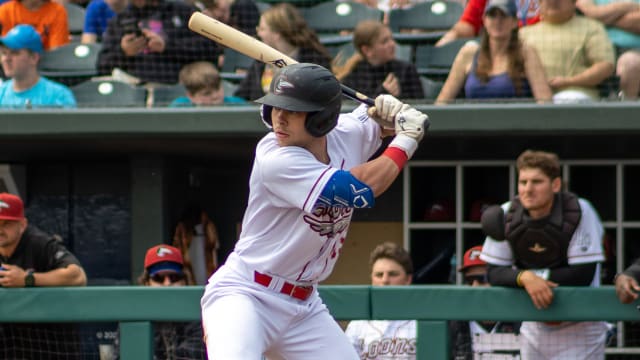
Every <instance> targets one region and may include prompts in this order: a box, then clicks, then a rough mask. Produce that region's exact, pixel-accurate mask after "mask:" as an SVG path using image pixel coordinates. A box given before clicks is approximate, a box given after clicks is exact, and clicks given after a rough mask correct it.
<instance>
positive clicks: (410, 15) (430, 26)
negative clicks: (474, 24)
mask: <svg viewBox="0 0 640 360" xmlns="http://www.w3.org/2000/svg"><path fill="white" fill-rule="evenodd" d="M463 10H464V8H463V6H462V4H460V3H459V2H457V1H450V0H436V1H429V2H424V3H419V4H416V5H414V6H412V7H410V8H401V9H391V10H390V11H389V27H390V28H391V31H392V32H394V33H397V32H401V31H402V30H414V29H417V30H422V31H436V30H441V31H443V32H444V31H446V30H449V29H450V28H451V27H452V26H453V25H454V24H455V23H456V22H457V21H458V19H459V18H460V16H461V15H462V11H463Z"/></svg>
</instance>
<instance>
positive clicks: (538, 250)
mask: <svg viewBox="0 0 640 360" xmlns="http://www.w3.org/2000/svg"><path fill="white" fill-rule="evenodd" d="M529 251H531V252H534V253H537V254H540V253H543V252H545V251H547V248H546V247H544V246H540V244H538V243H535V244H533V246H531V247H530V248H529Z"/></svg>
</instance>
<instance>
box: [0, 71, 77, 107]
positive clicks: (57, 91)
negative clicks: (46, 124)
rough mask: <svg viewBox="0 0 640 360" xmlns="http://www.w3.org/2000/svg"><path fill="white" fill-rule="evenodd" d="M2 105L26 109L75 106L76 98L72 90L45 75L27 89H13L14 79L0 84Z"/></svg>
mask: <svg viewBox="0 0 640 360" xmlns="http://www.w3.org/2000/svg"><path fill="white" fill-rule="evenodd" d="M0 107H4V108H15V109H25V108H28V107H34V108H38V107H64V108H75V107H76V98H75V97H74V96H73V93H72V92H71V90H70V89H69V88H68V87H66V86H64V85H62V84H59V83H57V82H55V81H51V80H49V79H47V78H45V77H42V76H41V77H40V80H38V82H37V83H36V84H35V85H34V86H32V87H31V88H30V89H28V90H25V91H20V92H16V91H14V90H13V80H7V81H5V82H3V83H2V84H0Z"/></svg>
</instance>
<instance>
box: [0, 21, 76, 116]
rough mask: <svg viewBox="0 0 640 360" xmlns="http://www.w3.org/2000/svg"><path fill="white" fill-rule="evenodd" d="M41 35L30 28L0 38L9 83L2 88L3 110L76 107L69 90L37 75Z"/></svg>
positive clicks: (0, 55)
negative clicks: (5, 108)
mask: <svg viewBox="0 0 640 360" xmlns="http://www.w3.org/2000/svg"><path fill="white" fill-rule="evenodd" d="M42 52H43V49H42V41H41V40H40V35H39V34H38V33H37V32H36V30H35V29H34V28H33V26H31V25H18V26H16V27H15V28H13V29H11V31H9V32H8V33H7V35H6V36H4V37H0V61H1V62H2V70H3V71H4V74H5V76H7V77H8V78H10V80H8V81H5V82H3V83H2V84H0V107H11V108H23V109H24V108H32V107H66V108H71V107H76V100H75V98H74V97H73V93H72V92H71V90H69V88H67V87H66V86H64V85H62V84H59V83H57V82H54V81H51V80H49V79H47V78H45V77H43V76H40V74H39V73H38V62H39V61H40V57H41V56H42Z"/></svg>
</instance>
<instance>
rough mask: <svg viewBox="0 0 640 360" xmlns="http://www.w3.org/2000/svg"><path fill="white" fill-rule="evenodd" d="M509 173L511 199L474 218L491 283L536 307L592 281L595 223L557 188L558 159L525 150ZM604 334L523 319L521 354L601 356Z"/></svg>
mask: <svg viewBox="0 0 640 360" xmlns="http://www.w3.org/2000/svg"><path fill="white" fill-rule="evenodd" d="M545 1H549V0H543V2H545ZM558 1H565V0H558ZM543 14H544V12H543ZM517 170H518V196H517V197H514V198H513V199H512V200H511V201H510V202H507V203H505V204H503V205H502V207H499V206H494V207H490V208H488V209H487V210H485V212H484V213H483V215H482V228H483V230H484V231H485V233H486V234H487V235H488V236H487V238H486V240H485V242H484V245H483V247H482V255H480V258H481V259H482V260H484V261H486V262H487V263H489V264H490V265H489V271H488V279H489V282H490V283H491V285H497V286H508V287H514V288H518V287H520V288H524V290H525V291H526V292H527V293H528V294H529V297H530V298H531V301H532V302H533V305H534V306H535V307H536V308H538V309H540V310H542V309H546V308H548V307H549V305H551V302H552V301H553V289H554V288H555V287H557V286H593V287H597V286H600V262H602V261H603V260H604V255H603V251H602V238H603V233H604V230H603V227H602V223H601V222H600V219H599V217H598V214H597V212H596V211H595V210H594V209H593V207H592V206H591V204H590V203H589V202H588V201H587V200H584V199H581V198H578V197H577V196H576V195H574V194H572V193H570V192H567V191H562V179H561V178H560V162H559V160H558V156H557V155H556V154H553V153H549V152H543V151H532V150H527V151H525V152H523V153H522V154H521V155H520V156H519V157H518V160H517ZM505 213H506V214H507V215H505ZM505 239H506V241H505ZM606 335H607V326H606V324H605V323H604V322H600V321H595V322H594V321H584V322H569V321H554V322H531V321H525V322H523V323H522V326H521V327H520V343H521V353H522V358H523V359H550V360H554V359H558V360H560V359H604V348H605V340H606Z"/></svg>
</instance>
